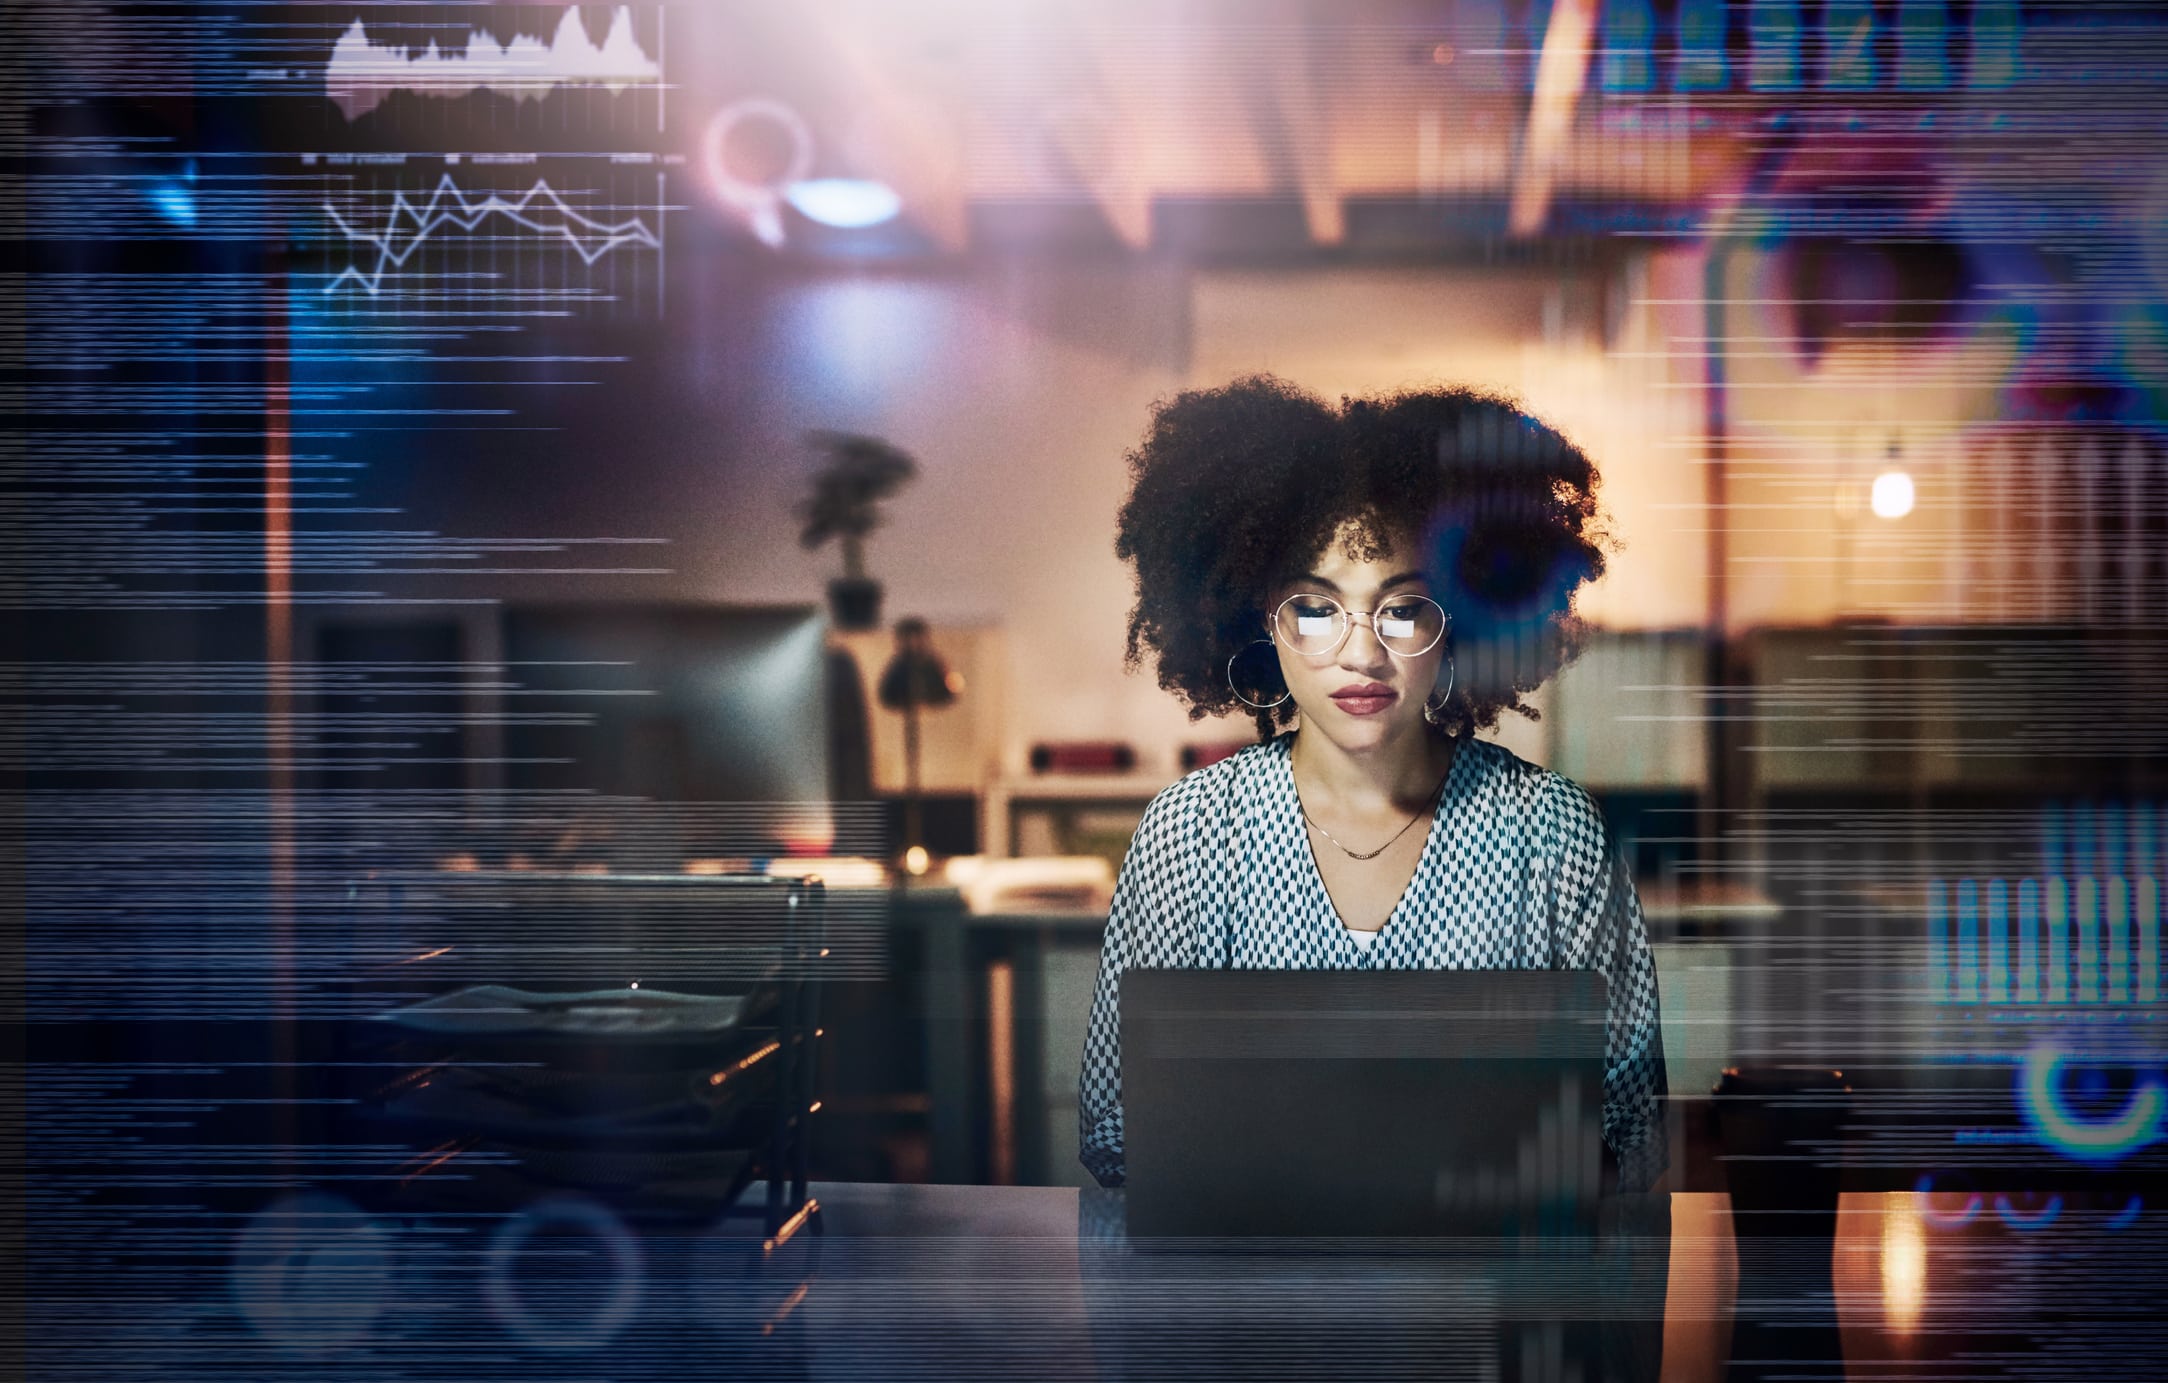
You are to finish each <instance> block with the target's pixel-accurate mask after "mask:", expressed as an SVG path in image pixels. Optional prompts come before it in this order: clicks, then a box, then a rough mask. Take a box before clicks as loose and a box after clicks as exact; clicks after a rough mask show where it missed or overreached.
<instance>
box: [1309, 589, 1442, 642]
mask: <svg viewBox="0 0 2168 1383" xmlns="http://www.w3.org/2000/svg"><path fill="white" fill-rule="evenodd" d="M1358 619H1362V620H1368V621H1369V622H1370V632H1371V633H1373V634H1375V635H1376V636H1377V640H1378V643H1379V644H1380V645H1382V646H1383V647H1384V649H1385V651H1386V652H1387V653H1392V654H1396V655H1397V656H1399V657H1402V658H1413V657H1414V656H1415V655H1417V654H1418V653H1428V652H1429V651H1430V650H1431V649H1432V648H1434V647H1436V646H1437V643H1438V640H1440V639H1442V638H1444V637H1445V631H1446V627H1447V626H1448V625H1450V624H1451V623H1452V619H1451V617H1450V616H1448V615H1447V614H1446V613H1445V607H1444V606H1442V605H1440V604H1438V602H1437V601H1435V600H1432V599H1431V598H1430V597H1429V596H1427V595H1396V596H1394V597H1393V598H1392V599H1390V600H1388V601H1386V602H1385V603H1384V604H1383V605H1380V606H1379V607H1378V608H1377V609H1375V610H1350V609H1348V608H1347V607H1346V606H1344V605H1342V604H1341V603H1340V602H1339V601H1337V600H1334V599H1333V598H1332V597H1331V596H1325V595H1291V596H1289V597H1288V598H1287V599H1285V600H1283V601H1281V602H1280V608H1279V609H1277V610H1275V611H1273V614H1272V626H1271V627H1272V635H1273V637H1274V638H1276V639H1278V640H1279V641H1280V643H1281V644H1282V645H1284V646H1285V647H1287V648H1290V649H1292V650H1294V651H1295V652H1297V653H1300V654H1302V655H1303V656H1304V657H1307V658H1322V657H1324V656H1325V655H1326V654H1328V653H1338V652H1339V651H1340V645H1341V644H1343V643H1346V642H1347V636H1348V634H1349V632H1350V631H1352V630H1353V629H1354V628H1355V621H1356V620H1358Z"/></svg>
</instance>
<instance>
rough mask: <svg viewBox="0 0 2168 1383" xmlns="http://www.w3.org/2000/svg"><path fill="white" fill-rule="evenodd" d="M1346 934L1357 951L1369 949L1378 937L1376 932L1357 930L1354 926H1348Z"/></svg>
mask: <svg viewBox="0 0 2168 1383" xmlns="http://www.w3.org/2000/svg"><path fill="white" fill-rule="evenodd" d="M1347 934H1348V936H1349V937H1350V938H1351V939H1352V940H1353V941H1354V943H1355V949H1356V950H1358V951H1367V950H1369V949H1370V947H1371V945H1372V943H1374V942H1376V941H1377V939H1378V934H1377V933H1376V932H1365V931H1358V930H1357V929H1355V928H1354V927H1349V928H1348V929H1347Z"/></svg>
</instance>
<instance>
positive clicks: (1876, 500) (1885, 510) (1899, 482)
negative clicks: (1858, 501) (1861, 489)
mask: <svg viewBox="0 0 2168 1383" xmlns="http://www.w3.org/2000/svg"><path fill="white" fill-rule="evenodd" d="M1912 499H1913V490H1912V477H1911V476H1909V475H1906V474H1905V473H1904V472H1903V471H1884V472H1882V474H1880V475H1878V476H1876V477H1875V478H1874V489H1873V491H1872V492H1871V493H1870V494H1869V496H1868V500H1867V502H1868V504H1870V505H1871V506H1873V508H1874V516H1875V517H1876V518H1878V519H1901V518H1903V517H1904V516H1905V515H1907V514H1909V513H1911V512H1912Z"/></svg>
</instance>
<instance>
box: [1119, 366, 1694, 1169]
mask: <svg viewBox="0 0 2168 1383" xmlns="http://www.w3.org/2000/svg"><path fill="white" fill-rule="evenodd" d="M1129 464H1130V470H1131V475H1132V482H1133V483H1132V488H1131V492H1130V496H1129V500H1128V502H1127V503H1126V504H1125V505H1124V506H1123V509H1122V512H1121V518H1120V531H1119V536H1118V539H1117V542H1116V550H1117V551H1118V552H1119V553H1120V555H1121V556H1122V557H1123V558H1125V559H1126V560H1128V561H1129V562H1130V563H1132V564H1133V566H1134V568H1135V571H1136V580H1137V604H1136V608H1135V609H1134V610H1133V611H1132V613H1131V615H1130V619H1129V642H1128V661H1129V664H1130V666H1131V667H1132V668H1134V667H1135V666H1137V665H1138V663H1139V662H1140V661H1141V660H1142V658H1143V655H1144V653H1145V652H1146V651H1147V650H1149V651H1150V652H1151V653H1152V654H1153V656H1154V657H1155V659H1156V661H1157V664H1158V671H1159V681H1160V685H1161V686H1163V687H1165V688H1166V689H1167V690H1169V691H1171V692H1173V693H1174V694H1175V695H1177V696H1178V697H1180V698H1182V699H1183V700H1184V701H1185V702H1187V703H1188V705H1189V708H1190V716H1191V718H1192V719H1197V718H1200V717H1203V716H1206V715H1212V714H1218V713H1223V712H1228V711H1232V710H1236V709H1237V708H1246V709H1247V710H1249V711H1250V712H1251V713H1252V714H1253V715H1254V716H1255V718H1256V721H1257V728H1258V734H1259V738H1260V740H1261V741H1262V742H1261V743H1259V744H1256V745H1253V746H1251V747H1249V748H1247V749H1244V750H1242V751H1241V752H1240V753H1237V754H1235V755H1233V756H1232V757H1230V758H1227V759H1223V760H1221V761H1220V762H1218V763H1215V764H1212V765H1211V766H1209V767H1206V768H1202V769H1199V770H1197V771H1196V772H1194V773H1191V774H1189V775H1187V776H1186V777H1184V778H1182V779H1181V780H1180V781H1179V782H1177V783H1175V784H1174V785H1173V786H1172V787H1169V788H1168V789H1167V790H1166V791H1164V792H1162V793H1160V794H1159V795H1158V796H1157V797H1156V798H1154V799H1153V801H1152V804H1151V806H1150V807H1149V808H1148V809H1147V810H1146V812H1145V814H1144V820H1143V822H1142V823H1141V824H1140V825H1139V826H1138V828H1137V833H1136V836H1135V838H1134V840H1133V841H1132V843H1131V845H1130V847H1129V855H1128V858H1127V860H1126V861H1125V862H1124V864H1123V866H1122V873H1121V878H1120V881H1119V883H1118V884H1117V886H1116V889H1115V894H1114V903H1113V909H1112V912H1111V914H1110V916H1109V917H1108V920H1107V931H1106V941H1105V947H1104V950H1103V951H1102V953H1101V957H1100V963H1099V981H1098V986H1097V989H1096V991H1095V993H1094V995H1093V999H1092V1010H1091V1021H1090V1028H1089V1033H1088V1036H1087V1038H1086V1041H1085V1047H1084V1064H1083V1071H1082V1073H1081V1076H1080V1078H1079V1082H1078V1092H1077V1093H1078V1115H1079V1125H1080V1134H1081V1140H1080V1141H1081V1150H1080V1156H1081V1159H1082V1161H1083V1163H1084V1165H1085V1166H1086V1167H1087V1168H1088V1169H1089V1170H1090V1171H1091V1173H1092V1174H1093V1176H1095V1177H1096V1178H1098V1180H1099V1181H1100V1183H1101V1184H1102V1185H1106V1186H1118V1185H1120V1184H1122V1181H1123V1176H1124V1169H1123V1157H1122V1146H1123V1145H1122V1102H1121V1094H1122V1092H1121V1034H1120V1031H1119V1028H1118V1023H1119V1014H1120V1007H1119V999H1120V987H1121V980H1122V972H1123V971H1124V970H1125V969H1128V968H1130V967H1133V966H1153V967H1201V966H1241V967H1251V968H1291V969H1370V968H1384V969H1416V968H1430V969H1530V968H1593V969H1598V970H1601V971H1602V972H1603V973H1604V974H1605V976H1606V978H1607V980H1608V981H1609V993H1610V1006H1611V1011H1610V1020H1609V1023H1608V1025H1607V1032H1606V1041H1605V1059H1604V1107H1603V1140H1604V1144H1605V1147H1606V1149H1607V1153H1608V1156H1607V1158H1606V1161H1607V1162H1609V1161H1613V1160H1615V1163H1616V1168H1617V1173H1618V1178H1619V1181H1618V1184H1619V1185H1620V1186H1621V1187H1622V1188H1624V1189H1629V1190H1640V1189H1646V1188H1647V1187H1648V1186H1649V1185H1651V1184H1652V1183H1653V1182H1654V1180H1655V1178H1656V1177H1657V1175H1659V1174H1660V1173H1661V1172H1662V1170H1663V1168H1664V1165H1665V1149H1664V1136H1663V1125H1662V1121H1661V1117H1660V1115H1659V1113H1658V1109H1657V1101H1658V1099H1659V1098H1660V1096H1661V1095H1662V1093H1663V1091H1664V1077H1663V1048H1662V1043H1661V1039H1660V1036H1659V1034H1658V1031H1657V1021H1656V972H1655V967H1654V965H1653V963H1652V962H1651V959H1650V956H1649V947H1648V937H1647V934H1646V931H1645V929H1644V928H1643V926H1642V922H1641V909H1640V902H1639V900H1638V899H1637V898H1636V897H1635V895H1634V890H1633V884H1632V881H1631V879H1630V878H1629V877H1628V875H1627V873H1626V871H1625V869H1624V867H1623V866H1622V865H1621V864H1620V862H1619V861H1618V860H1617V859H1616V857H1615V856H1614V854H1613V852H1612V850H1611V848H1610V840H1609V836H1608V833H1607V831H1606V829H1605V826H1604V822H1603V817H1602V816H1601V814H1600V813H1599V812H1598V810H1597V808H1596V805H1595V803H1594V802H1593V801H1591V800H1590V798H1589V796H1588V794H1587V793H1586V792H1585V791H1583V790H1582V789H1581V788H1580V787H1579V786H1578V785H1576V784H1575V783H1573V782H1572V781H1571V780H1569V779H1567V778H1565V777H1562V776H1561V775H1559V774H1556V773H1552V772H1550V771H1548V770H1546V769H1542V768H1538V767H1535V766H1534V765H1532V764H1529V763H1527V762H1525V761H1524V760H1522V759H1520V758H1518V757H1517V756H1515V755H1514V754H1513V753H1511V752H1510V751H1508V750H1506V749H1504V748H1502V747H1500V746H1498V745H1495V744H1490V743H1486V742H1484V741H1480V740H1477V739H1475V738H1474V731H1476V730H1477V729H1482V728H1488V727H1491V726H1494V725H1496V724H1497V721H1498V716H1499V714H1500V713H1501V712H1503V711H1507V710H1519V711H1522V712H1523V713H1525V714H1529V715H1533V714H1534V711H1533V709H1532V708H1529V707H1527V706H1526V705H1525V704H1524V702H1523V699H1522V698H1523V696H1524V695H1525V694H1526V693H1528V692H1531V691H1533V690H1535V689H1536V688H1537V687H1538V686H1540V685H1541V684H1542V682H1543V680H1544V679H1545V678H1546V677H1548V676H1549V675H1550V674H1551V673H1552V672H1554V671H1556V670H1557V669H1558V667H1560V666H1561V665H1562V664H1563V663H1564V662H1565V661H1566V660H1567V659H1568V658H1569V657H1571V656H1572V654H1573V653H1574V652H1576V651H1577V650H1578V647H1579V643H1580V639H1581V637H1582V627H1581V625H1580V624H1579V622H1578V621H1577V620H1576V619H1575V617H1574V615H1573V613H1572V605H1573V594H1574V592H1575V590H1577V589H1578V588H1579V587H1580V586H1581V585H1582V584H1583V583H1584V582H1587V581H1592V580H1594V579H1595V578H1596V577H1598V576H1600V575H1601V574H1602V572H1603V569H1604V556H1603V550H1602V545H1603V544H1604V543H1605V542H1606V541H1607V539H1606V538H1605V535H1604V534H1602V533H1601V532H1600V531H1599V530H1597V528H1596V527H1595V522H1596V501H1595V487H1596V483H1597V477H1596V472H1595V468H1594V467H1593V466H1592V465H1591V464H1590V463H1589V461H1588V458H1587V457H1585V456H1584V455H1582V454H1581V452H1580V451H1578V450H1577V449H1575V448H1574V446H1573V445H1572V444H1571V443H1569V442H1567V441H1566V440H1565V439H1564V438H1563V437H1561V436H1560V435H1559V434H1558V433H1557V432H1555V431H1553V430H1552V429H1550V428H1548V427H1546V426H1544V425H1543V424H1541V423H1539V422H1537V421H1535V420H1534V419H1532V418H1529V417H1528V416H1526V415H1525V414H1523V413H1521V412H1520V411H1519V410H1518V409H1516V408H1514V407H1513V406H1512V405H1511V404H1509V403H1507V402H1505V401H1504V400H1501V399H1498V398H1494V397H1491V396H1487V395H1483V394H1479V393H1475V392H1471V391H1468V390H1461V389H1447V390H1434V391H1423V392H1408V393H1401V394H1395V395H1390V396H1385V397H1379V398H1370V399H1354V400H1343V401H1342V405H1341V407H1340V408H1339V409H1337V410H1336V409H1333V408H1331V407H1330V406H1328V405H1326V404H1325V403H1323V402H1322V401H1320V400H1318V399H1316V398H1314V397H1312V396H1310V395H1309V394H1306V393H1304V392H1302V391H1301V390H1298V389H1296V388H1293V387H1292V386H1290V385H1288V384H1286V383H1283V382H1281V381H1279V380H1276V379H1272V378H1270V377H1268V376H1259V377H1253V378H1248V379H1242V380H1238V381H1236V382H1235V383H1233V384H1230V385H1228V386H1226V387H1225V388H1221V389H1213V390H1204V391H1194V392H1190V393H1184V394H1182V395H1179V396H1178V397H1176V398H1175V399H1173V400H1172V401H1171V402H1167V403H1164V404H1162V405H1160V406H1159V407H1158V408H1157V409H1156V410H1155V412H1154V415H1153V419H1152V425H1151V428H1150V430H1149V432H1148V434H1147V435H1146V438H1145V440H1144V443H1143V444H1142V445H1141V446H1140V447H1139V448H1137V450H1135V451H1134V452H1132V453H1131V454H1130V457H1129ZM1290 724H1299V728H1297V729H1294V730H1293V731H1291V732H1286V733H1281V732H1282V731H1285V730H1286V728H1287V727H1288V726H1289V725H1290Z"/></svg>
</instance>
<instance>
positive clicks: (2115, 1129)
mask: <svg viewBox="0 0 2168 1383" xmlns="http://www.w3.org/2000/svg"><path fill="white" fill-rule="evenodd" d="M2069 1059H2070V1057H2069V1054H2068V1053H2067V1052H2065V1051H2063V1050H2062V1049H2061V1048H2060V1047H2057V1046H2055V1045H2054V1044H2053V1043H2042V1044H2041V1045H2039V1046H2037V1047H2034V1048H2033V1049H2032V1050H2031V1051H2030V1052H2027V1053H2026V1054H2025V1060H2024V1063H2023V1065H2022V1066H2021V1067H2020V1068H2019V1071H2018V1099H2019V1103H2020V1105H2022V1106H2023V1108H2024V1111H2025V1121H2026V1122H2027V1123H2028V1124H2030V1125H2031V1126H2032V1129H2033V1132H2034V1133H2036V1134H2038V1135H2039V1137H2040V1141H2041V1142H2043V1143H2046V1144H2047V1145H2048V1146H2049V1147H2051V1148H2054V1149H2056V1150H2057V1151H2059V1152H2062V1153H2065V1154H2067V1155H2068V1156H2071V1157H2075V1158H2077V1159H2079V1160H2080V1161H2084V1162H2113V1161H2115V1160H2117V1159H2118V1158H2121V1157H2124V1156H2127V1155H2128V1154H2130V1153H2133V1152H2136V1151H2137V1150H2138V1149H2140V1148H2142V1147H2145V1146H2146V1145H2147V1144H2149V1143H2153V1142H2155V1141H2156V1140H2158V1139H2159V1138H2160V1136H2161V1115H2162V1111H2163V1108H2164V1106H2168V1083H2164V1082H2163V1081H2162V1079H2161V1077H2160V1075H2159V1074H2158V1073H2153V1074H2149V1075H2148V1076H2147V1077H2146V1078H2145V1079H2144V1080H2142V1081H2141V1082H2139V1084H2138V1088H2137V1089H2136V1090H2134V1091H2132V1092H2131V1097H2130V1103H2129V1104H2127V1105H2125V1106H2124V1107H2123V1110H2122V1112H2121V1113H2120V1114H2117V1115H2115V1116H2114V1117H2113V1118H2109V1119H2085V1118H2081V1117H2079V1116H2078V1115H2076V1114H2074V1113H2072V1112H2071V1111H2070V1110H2068V1109H2066V1108H2065V1107H2064V1106H2063V1100H2062V1090H2061V1085H2062V1072H2063V1067H2064V1065H2065V1064H2067V1063H2068V1061H2069Z"/></svg>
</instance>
